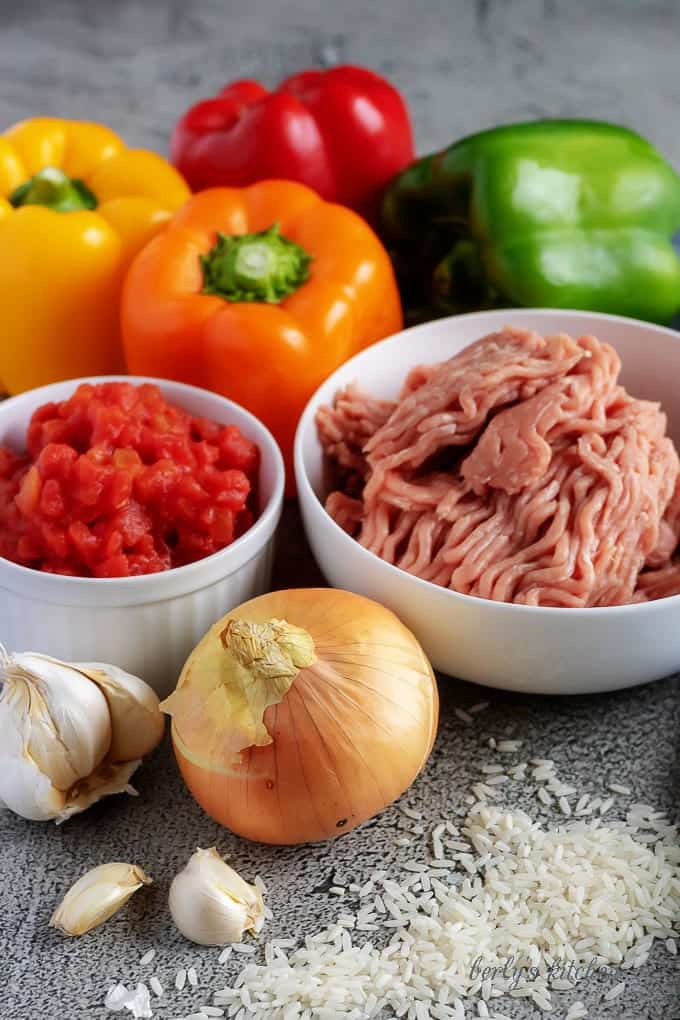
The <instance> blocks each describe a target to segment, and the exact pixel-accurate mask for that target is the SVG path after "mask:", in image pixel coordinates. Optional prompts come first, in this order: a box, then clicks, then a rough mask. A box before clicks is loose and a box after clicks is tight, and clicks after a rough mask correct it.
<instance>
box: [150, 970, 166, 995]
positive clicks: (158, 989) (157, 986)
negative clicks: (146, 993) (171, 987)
mask: <svg viewBox="0 0 680 1020" xmlns="http://www.w3.org/2000/svg"><path fill="white" fill-rule="evenodd" d="M149 984H150V985H151V991H152V992H153V993H154V995H158V996H161V995H162V994H163V985H162V984H161V983H160V981H159V980H158V978H157V977H156V975H155V974H154V976H153V977H152V978H150V979H149Z"/></svg>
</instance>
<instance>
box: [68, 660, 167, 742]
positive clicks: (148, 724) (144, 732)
mask: <svg viewBox="0 0 680 1020" xmlns="http://www.w3.org/2000/svg"><path fill="white" fill-rule="evenodd" d="M74 666H75V668H76V669H79V670H81V671H82V672H83V673H85V674H86V675H87V676H88V677H90V679H91V680H92V681H94V683H95V684H96V685H97V686H98V687H99V689H100V690H101V692H102V694H103V695H104V697H105V698H106V701H107V703H108V707H109V713H110V715H111V726H112V735H111V747H110V749H109V757H110V758H111V760H112V761H116V762H120V761H132V759H133V758H144V757H145V756H146V755H147V754H149V753H150V752H151V751H153V749H154V748H155V747H157V745H158V744H159V743H160V741H161V739H162V737H163V732H164V729H165V719H164V716H163V714H162V712H161V711H160V709H159V707H158V706H159V700H158V697H157V696H156V693H155V691H153V690H152V689H151V687H149V685H148V684H147V683H145V682H144V681H143V680H141V679H140V678H139V677H138V676H134V675H133V674H132V673H126V672H125V670H124V669H120V668H119V667H118V666H112V665H110V664H109V663H106V662H76V663H74Z"/></svg>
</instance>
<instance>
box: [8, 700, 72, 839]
mask: <svg viewBox="0 0 680 1020" xmlns="http://www.w3.org/2000/svg"><path fill="white" fill-rule="evenodd" d="M29 703H30V698H29V693H28V689H27V688H26V686H25V685H15V686H5V689H4V691H3V693H2V695H1V696H0V800H1V801H2V802H3V803H4V804H5V806H6V807H8V808H9V809H10V811H14V812H15V814H18V815H21V816H22V817H23V818H29V819H31V820H32V821H36V822H44V821H48V820H49V819H52V818H55V817H56V816H57V815H58V814H59V812H60V811H62V810H63V808H64V805H65V803H66V794H65V793H64V791H63V790H58V789H57V788H56V787H55V786H54V785H53V784H52V782H51V780H50V778H49V776H47V775H45V773H44V772H41V770H40V768H39V767H38V765H37V764H36V762H35V761H34V760H33V758H32V757H31V755H30V754H29V753H28V752H27V745H28V743H29V740H30V729H31V722H30V717H29Z"/></svg>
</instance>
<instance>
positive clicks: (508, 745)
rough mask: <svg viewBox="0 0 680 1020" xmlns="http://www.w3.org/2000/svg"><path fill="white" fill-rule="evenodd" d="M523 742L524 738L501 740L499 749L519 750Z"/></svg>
mask: <svg viewBox="0 0 680 1020" xmlns="http://www.w3.org/2000/svg"><path fill="white" fill-rule="evenodd" d="M523 743H524V741H523V740H499V741H498V750H499V751H501V752H506V753H512V752H513V751H519V749H520V747H521V746H522V744H523Z"/></svg>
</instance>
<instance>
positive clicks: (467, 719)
mask: <svg viewBox="0 0 680 1020" xmlns="http://www.w3.org/2000/svg"><path fill="white" fill-rule="evenodd" d="M453 711H454V712H455V714H456V715H457V717H458V718H459V719H460V720H461V722H464V723H467V725H468V726H469V725H470V723H473V722H474V719H473V718H472V716H471V715H470V713H469V712H466V711H465V709H464V708H454V710H453Z"/></svg>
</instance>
